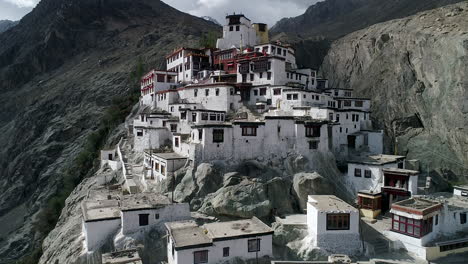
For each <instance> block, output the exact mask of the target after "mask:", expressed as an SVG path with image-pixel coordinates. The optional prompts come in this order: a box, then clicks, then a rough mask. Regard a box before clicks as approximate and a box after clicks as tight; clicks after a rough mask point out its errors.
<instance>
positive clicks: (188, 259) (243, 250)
mask: <svg viewBox="0 0 468 264" xmlns="http://www.w3.org/2000/svg"><path fill="white" fill-rule="evenodd" d="M256 238H259V239H261V241H260V251H258V253H257V252H248V240H250V239H256ZM224 247H229V257H223V248H224ZM167 250H168V260H169V263H171V264H172V263H173V264H176V263H177V264H186V263H193V253H194V252H196V251H201V250H208V263H209V264H215V263H220V262H223V261H229V260H230V259H233V258H235V257H238V258H241V259H244V260H247V259H255V258H256V257H257V255H258V258H262V257H265V256H270V257H272V256H273V251H272V235H266V236H258V237H250V238H239V239H232V240H225V241H214V242H213V246H211V247H204V248H193V249H185V250H177V251H176V254H175V256H174V257H173V258H171V255H172V252H171V251H172V241H171V242H170V243H169V244H168V247H167Z"/></svg>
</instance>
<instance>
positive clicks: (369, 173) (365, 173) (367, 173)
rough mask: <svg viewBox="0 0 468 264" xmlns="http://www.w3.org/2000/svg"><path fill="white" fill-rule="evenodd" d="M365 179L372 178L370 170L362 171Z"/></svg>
mask: <svg viewBox="0 0 468 264" xmlns="http://www.w3.org/2000/svg"><path fill="white" fill-rule="evenodd" d="M364 177H365V178H372V172H371V171H370V170H364Z"/></svg>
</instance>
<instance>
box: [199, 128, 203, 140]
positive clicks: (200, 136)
mask: <svg viewBox="0 0 468 264" xmlns="http://www.w3.org/2000/svg"><path fill="white" fill-rule="evenodd" d="M202 139H203V129H198V140H202Z"/></svg>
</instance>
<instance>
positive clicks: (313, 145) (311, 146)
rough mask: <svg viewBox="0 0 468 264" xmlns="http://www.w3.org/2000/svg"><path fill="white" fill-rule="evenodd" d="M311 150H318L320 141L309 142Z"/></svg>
mask: <svg viewBox="0 0 468 264" xmlns="http://www.w3.org/2000/svg"><path fill="white" fill-rule="evenodd" d="M309 149H318V141H309Z"/></svg>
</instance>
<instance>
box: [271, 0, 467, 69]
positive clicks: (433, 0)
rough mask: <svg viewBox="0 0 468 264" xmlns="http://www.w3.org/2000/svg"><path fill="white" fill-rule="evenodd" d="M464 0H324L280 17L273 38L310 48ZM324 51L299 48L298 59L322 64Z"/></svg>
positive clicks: (316, 65)
mask: <svg viewBox="0 0 468 264" xmlns="http://www.w3.org/2000/svg"><path fill="white" fill-rule="evenodd" d="M462 1H463V0H392V1H388V0H325V1H323V2H319V3H317V4H315V5H312V6H310V7H309V8H308V9H307V10H306V12H305V13H304V14H302V15H300V16H298V17H294V18H284V19H282V20H280V21H279V22H278V23H277V24H276V25H275V26H273V28H272V29H271V32H272V34H273V35H275V37H274V38H279V39H283V40H290V41H293V42H294V43H297V44H298V46H299V47H302V46H304V47H305V48H304V50H307V49H308V46H309V45H314V44H313V43H314V42H319V43H322V45H323V44H325V45H326V44H329V43H330V42H331V41H333V40H336V39H338V38H340V37H342V36H344V35H346V34H349V33H351V32H354V31H356V30H359V29H363V28H365V27H367V26H370V25H373V24H376V23H380V22H384V21H388V20H392V19H396V18H403V17H406V16H409V15H413V14H415V13H417V12H420V11H423V10H429V9H434V8H437V7H441V6H444V5H447V4H451V3H457V2H462ZM280 33H283V34H280ZM326 46H328V45H326ZM325 54H326V52H325V53H320V54H307V53H302V52H299V56H298V57H299V60H298V61H299V63H300V64H303V65H305V66H312V67H319V66H320V63H321V61H322V59H323V57H324V56H325ZM317 56H318V57H317ZM317 63H318V64H317Z"/></svg>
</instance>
